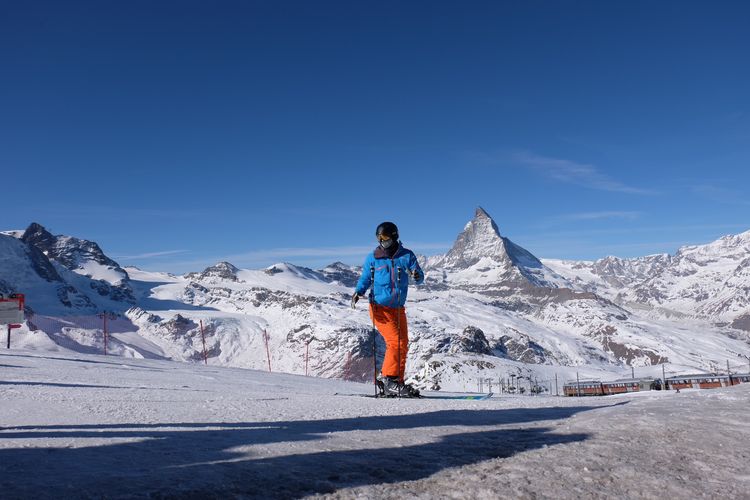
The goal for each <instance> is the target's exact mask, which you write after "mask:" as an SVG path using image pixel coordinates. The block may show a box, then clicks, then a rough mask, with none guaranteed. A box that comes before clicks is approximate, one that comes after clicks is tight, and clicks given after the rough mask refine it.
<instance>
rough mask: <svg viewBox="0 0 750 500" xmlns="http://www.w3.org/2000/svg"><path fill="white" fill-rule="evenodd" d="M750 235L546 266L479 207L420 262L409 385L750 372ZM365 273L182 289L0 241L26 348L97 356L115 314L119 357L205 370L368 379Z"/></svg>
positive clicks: (180, 283)
mask: <svg viewBox="0 0 750 500" xmlns="http://www.w3.org/2000/svg"><path fill="white" fill-rule="evenodd" d="M749 235H750V232H748V233H743V234H741V235H737V236H734V237H725V238H722V239H720V240H718V241H717V242H714V243H711V244H709V245H704V246H691V247H683V248H681V249H680V250H679V251H678V252H677V254H675V255H674V256H670V255H657V256H649V257H643V258H640V259H618V258H615V257H607V258H605V259H601V260H599V261H595V262H571V261H559V260H540V259H538V258H536V257H535V256H534V255H533V254H531V253H530V252H528V251H527V250H525V249H524V248H522V247H521V246H519V245H517V244H516V243H514V242H512V241H511V240H509V239H508V238H506V237H503V236H502V235H501V234H500V231H499V229H498V226H497V224H496V223H495V222H494V221H493V220H492V218H491V217H490V216H489V214H487V212H486V211H484V210H483V209H481V208H479V209H477V211H476V214H475V217H474V218H473V219H472V220H471V221H470V222H469V223H468V224H467V225H466V227H465V228H464V230H463V231H462V232H461V233H460V234H459V235H458V238H457V240H456V243H455V244H454V245H453V247H452V248H451V249H450V251H449V252H448V253H446V254H445V255H439V256H433V257H428V258H426V259H425V260H424V267H425V270H426V282H425V284H424V285H423V286H419V287H414V288H412V291H411V292H410V295H409V302H408V303H407V309H408V316H409V335H410V352H409V360H408V366H407V370H408V375H409V376H410V378H411V379H412V381H414V382H415V383H416V384H418V385H419V386H420V387H423V388H433V389H438V388H440V389H452V390H467V389H476V384H477V379H478V378H480V377H481V378H488V379H491V380H495V381H496V383H497V382H498V381H499V379H507V378H508V377H510V376H511V375H512V376H513V377H516V376H519V375H520V376H523V377H526V378H527V380H532V379H536V380H537V381H545V380H546V381H549V380H552V379H553V378H554V376H555V375H559V376H560V377H561V378H563V379H564V378H574V377H575V374H576V372H579V374H581V375H582V376H586V377H601V378H614V377H617V376H619V375H622V374H625V373H629V372H630V369H629V368H628V366H636V367H639V372H640V373H641V374H642V375H654V376H656V375H658V376H661V368H660V367H657V366H656V365H658V364H660V363H668V364H669V367H670V368H669V370H670V371H671V372H673V373H676V372H685V371H708V370H715V369H716V367H717V366H724V364H725V363H726V361H727V360H731V364H732V367H733V369H734V367H735V366H742V367H746V366H747V364H746V363H745V358H746V357H747V356H748V354H750V348H749V347H748V334H747V332H746V330H748V329H750V324H747V323H750V322H747V323H746V322H745V319H743V318H747V317H748V301H747V299H748V290H750V274H749V273H750V271H748V267H749V264H748V262H750V245H749V244H748V241H749V240H750V236H749ZM407 246H408V243H407ZM363 257H364V256H363ZM359 272H360V269H359V268H357V267H352V266H347V265H345V264H342V263H335V264H331V265H330V266H328V267H326V268H324V269H321V270H313V269H308V268H304V267H300V266H295V265H293V264H288V263H279V264H276V265H273V266H270V267H268V268H266V269H260V270H248V269H239V268H237V267H236V266H234V265H232V264H231V263H228V262H219V263H217V264H215V265H213V266H210V267H208V268H206V269H205V270H203V271H201V272H192V273H188V274H186V275H184V276H173V275H170V274H168V273H154V272H145V271H141V270H138V269H135V268H127V269H122V268H121V267H120V266H119V265H118V264H117V263H116V262H115V261H113V260H112V259H110V258H108V257H107V256H106V255H105V254H104V252H102V251H101V249H100V248H99V246H98V245H96V244H95V243H93V242H88V241H86V240H80V239H77V238H71V237H66V236H52V235H51V233H49V232H48V231H47V230H46V229H44V228H43V227H42V226H40V225H38V224H32V225H31V226H30V227H29V228H28V229H27V230H26V231H24V232H23V234H21V233H20V232H13V233H11V234H8V233H5V234H0V293H2V292H6V293H7V292H11V291H19V292H24V293H26V295H27V303H28V305H29V310H28V311H27V313H28V319H29V321H28V324H27V325H26V326H25V327H24V328H23V329H22V330H21V331H20V333H19V334H16V333H15V332H14V344H15V343H16V342H17V343H18V345H21V346H25V347H29V348H37V349H47V350H59V349H70V350H74V351H81V352H99V351H101V350H102V349H103V335H102V332H101V330H102V329H103V321H104V320H103V319H100V318H99V317H98V316H96V315H97V314H98V313H101V312H103V311H109V312H110V313H113V314H110V315H109V322H108V324H107V327H108V330H109V331H108V333H109V334H110V335H109V342H108V351H109V353H114V354H119V355H123V356H132V357H153V358H160V357H163V358H170V359H176V360H183V361H194V362H198V361H202V359H203V351H204V348H203V342H204V341H203V338H204V337H205V345H206V348H205V349H206V355H207V356H208V362H209V363H219V364H222V365H228V366H239V367H252V368H260V369H267V367H268V365H269V364H270V365H271V368H272V370H273V371H286V372H292V373H306V372H307V373H310V374H315V375H318V376H327V377H343V378H348V379H352V380H371V378H372V370H373V360H372V356H373V331H372V325H371V322H370V319H369V316H368V314H367V311H366V305H363V306H361V307H360V308H358V309H357V310H354V311H352V310H351V309H350V308H349V307H348V306H349V297H350V295H351V293H352V289H353V285H354V283H355V281H356V279H357V278H358V276H359ZM201 326H202V328H201ZM201 330H202V332H201ZM375 340H376V345H375V351H376V352H377V355H378V357H379V358H380V357H382V353H383V351H384V345H383V344H382V342H381V340H380V337H379V336H376V337H375ZM742 371H748V370H747V368H745V369H744V370H742ZM540 384H541V382H540Z"/></svg>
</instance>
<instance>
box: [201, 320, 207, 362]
mask: <svg viewBox="0 0 750 500" xmlns="http://www.w3.org/2000/svg"><path fill="white" fill-rule="evenodd" d="M201 338H202V339H203V364H205V365H207V364H208V356H207V354H206V335H205V334H204V333H203V320H201Z"/></svg>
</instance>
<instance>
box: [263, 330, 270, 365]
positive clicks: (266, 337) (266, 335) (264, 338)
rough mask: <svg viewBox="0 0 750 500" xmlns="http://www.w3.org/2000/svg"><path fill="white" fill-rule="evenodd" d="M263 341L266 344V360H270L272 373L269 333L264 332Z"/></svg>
mask: <svg viewBox="0 0 750 500" xmlns="http://www.w3.org/2000/svg"><path fill="white" fill-rule="evenodd" d="M263 340H265V342H266V358H267V359H268V371H269V372H270V371H271V351H270V350H269V349H268V332H267V331H266V330H263Z"/></svg>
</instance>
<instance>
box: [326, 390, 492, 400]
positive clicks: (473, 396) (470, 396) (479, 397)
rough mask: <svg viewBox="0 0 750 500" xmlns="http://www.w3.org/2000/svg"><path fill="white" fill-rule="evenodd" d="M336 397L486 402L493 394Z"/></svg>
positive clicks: (337, 394) (356, 394)
mask: <svg viewBox="0 0 750 500" xmlns="http://www.w3.org/2000/svg"><path fill="white" fill-rule="evenodd" d="M333 395H334V396H352V397H362V398H373V399H455V400H463V401H485V400H487V399H490V398H491V397H492V395H493V393H492V392H490V393H489V394H455V395H447V394H446V395H441V394H426V395H425V394H421V395H419V396H418V397H401V398H399V397H397V396H383V395H380V394H378V395H375V394H361V393H344V392H336V393H334V394H333Z"/></svg>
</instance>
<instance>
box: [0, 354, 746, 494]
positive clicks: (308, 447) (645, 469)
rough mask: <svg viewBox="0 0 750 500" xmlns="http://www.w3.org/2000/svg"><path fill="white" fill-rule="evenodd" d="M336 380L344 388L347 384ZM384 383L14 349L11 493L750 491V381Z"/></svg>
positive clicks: (0, 457) (7, 415)
mask: <svg viewBox="0 0 750 500" xmlns="http://www.w3.org/2000/svg"><path fill="white" fill-rule="evenodd" d="M337 393H338V395H337ZM370 393H372V386H371V385H363V384H358V383H353V382H344V381H338V380H331V379H320V378H312V377H304V376H299V375H288V374H272V373H267V372H262V371H254V370H244V369H238V368H226V367H217V366H210V365H209V366H204V365H199V364H188V363H176V362H171V361H164V360H153V359H134V358H123V357H111V356H109V357H105V356H100V355H87V354H80V353H70V352H67V351H61V352H46V353H41V352H38V351H28V350H19V349H14V350H8V351H4V352H2V353H0V401H1V402H2V404H0V491H2V497H3V498H140V497H149V498H174V497H177V498H183V497H190V498H296V497H302V496H315V495H319V496H325V497H335V498H355V497H356V498H378V499H379V498H435V497H441V498H445V497H450V498H502V497H506V498H507V497H514V498H516V497H518V498H613V497H614V498H700V497H709V498H749V494H748V491H750V474H749V473H748V466H747V464H748V460H749V459H750V426H748V425H747V423H746V422H747V409H748V403H750V384H747V385H740V386H736V387H731V388H726V389H716V390H705V391H683V392H682V393H679V394H677V393H674V392H671V391H663V392H648V393H640V394H633V395H624V396H617V397H605V398H581V399H578V398H562V397H552V396H547V397H530V396H502V397H497V396H496V397H493V398H491V399H489V400H486V401H464V400H447V399H420V400H410V399H400V400H399V399H387V400H384V399H374V398H365V397H359V396H357V395H352V394H370Z"/></svg>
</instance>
